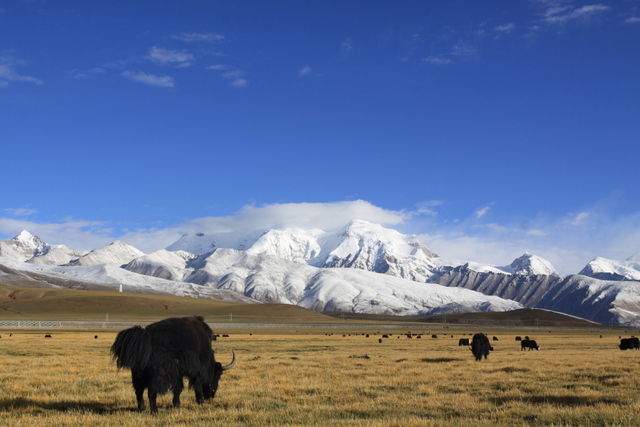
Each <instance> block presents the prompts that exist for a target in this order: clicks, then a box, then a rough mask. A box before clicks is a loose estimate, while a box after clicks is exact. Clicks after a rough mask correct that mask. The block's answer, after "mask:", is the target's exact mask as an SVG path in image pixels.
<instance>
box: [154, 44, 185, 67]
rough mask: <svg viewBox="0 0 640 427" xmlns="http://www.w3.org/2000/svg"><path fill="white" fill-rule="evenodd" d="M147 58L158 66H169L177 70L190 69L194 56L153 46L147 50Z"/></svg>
mask: <svg viewBox="0 0 640 427" xmlns="http://www.w3.org/2000/svg"><path fill="white" fill-rule="evenodd" d="M147 58H148V59H149V60H151V61H152V62H154V63H156V64H158V65H171V66H174V67H177V68H185V67H190V66H191V65H193V62H194V61H195V56H194V55H193V54H192V53H189V52H186V51H179V50H170V49H162V48H159V47H155V46H154V47H152V48H151V49H149V54H148V55H147Z"/></svg>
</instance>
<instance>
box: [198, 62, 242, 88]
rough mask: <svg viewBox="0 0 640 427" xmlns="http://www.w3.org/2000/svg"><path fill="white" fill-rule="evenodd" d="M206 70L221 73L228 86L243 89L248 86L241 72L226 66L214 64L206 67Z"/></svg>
mask: <svg viewBox="0 0 640 427" xmlns="http://www.w3.org/2000/svg"><path fill="white" fill-rule="evenodd" d="M206 69H207V70H214V71H222V72H223V73H222V77H224V78H225V79H227V80H228V81H229V86H233V87H238V88H241V87H245V86H247V85H248V84H249V80H247V79H246V78H245V77H244V76H245V75H246V74H247V73H245V72H244V71H242V70H238V69H233V68H231V67H230V66H229V65H227V64H216V65H210V66H208V67H206Z"/></svg>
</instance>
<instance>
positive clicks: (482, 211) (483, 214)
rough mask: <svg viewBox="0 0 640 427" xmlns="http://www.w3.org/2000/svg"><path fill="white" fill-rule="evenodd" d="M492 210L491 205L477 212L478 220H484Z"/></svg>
mask: <svg viewBox="0 0 640 427" xmlns="http://www.w3.org/2000/svg"><path fill="white" fill-rule="evenodd" d="M490 209H491V205H489V206H485V207H483V208H480V209H478V210H477V211H476V218H482V217H483V216H485V215H486V214H487V212H489V210H490Z"/></svg>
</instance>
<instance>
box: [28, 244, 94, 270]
mask: <svg viewBox="0 0 640 427" xmlns="http://www.w3.org/2000/svg"><path fill="white" fill-rule="evenodd" d="M84 254H85V252H83V251H78V250H75V249H71V248H68V247H66V246H65V245H56V246H47V247H46V248H45V249H44V250H43V251H42V252H41V253H39V254H36V255H35V256H33V257H32V258H30V259H28V260H27V261H26V262H28V263H30V264H46V265H64V264H68V263H70V262H71V261H73V260H75V259H77V258H79V257H81V256H83V255H84Z"/></svg>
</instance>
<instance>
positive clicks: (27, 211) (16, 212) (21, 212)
mask: <svg viewBox="0 0 640 427" xmlns="http://www.w3.org/2000/svg"><path fill="white" fill-rule="evenodd" d="M3 211H4V212H6V213H8V214H9V215H11V216H29V215H33V214H36V213H38V211H37V210H36V209H31V208H7V209H3Z"/></svg>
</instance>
